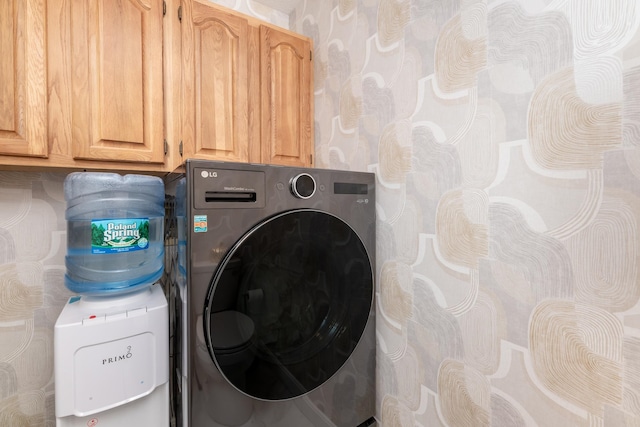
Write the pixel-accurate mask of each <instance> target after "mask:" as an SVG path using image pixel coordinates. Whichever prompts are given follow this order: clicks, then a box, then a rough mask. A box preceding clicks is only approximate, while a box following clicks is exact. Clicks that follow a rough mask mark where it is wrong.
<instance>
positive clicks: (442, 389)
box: [291, 0, 640, 427]
mask: <svg viewBox="0 0 640 427" xmlns="http://www.w3.org/2000/svg"><path fill="white" fill-rule="evenodd" d="M291 21H292V25H291V28H292V29H293V30H294V31H298V32H302V33H304V34H306V35H308V36H310V37H313V39H314V46H315V55H314V58H315V101H316V102H315V129H316V158H317V165H318V166H319V167H329V168H337V169H351V170H368V171H374V172H376V174H377V177H378V201H379V204H378V206H377V214H378V253H377V265H378V271H377V278H378V290H377V298H378V299H377V304H378V307H377V308H378V313H379V315H378V325H377V331H378V414H377V416H378V419H379V420H380V421H381V423H382V425H383V426H384V427H394V426H403V427H408V426H429V427H431V426H483V425H491V426H534V425H538V426H625V425H626V426H637V425H640V304H639V298H640V278H639V271H638V269H639V266H640V263H639V262H638V261H639V257H640V235H639V233H640V231H639V226H640V34H638V28H639V25H640V3H638V2H637V1H636V0H485V1H483V0H480V1H478V0H332V1H326V2H325V1H322V2H316V1H310V0H303V1H301V3H300V4H299V6H298V8H297V9H296V10H295V12H294V13H293V15H292V19H291Z"/></svg>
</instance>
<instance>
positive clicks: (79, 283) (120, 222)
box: [64, 172, 164, 296]
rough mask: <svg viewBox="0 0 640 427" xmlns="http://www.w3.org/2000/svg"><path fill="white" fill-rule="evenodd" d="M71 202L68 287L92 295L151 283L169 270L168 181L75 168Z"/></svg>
mask: <svg viewBox="0 0 640 427" xmlns="http://www.w3.org/2000/svg"><path fill="white" fill-rule="evenodd" d="M64 195H65V200H66V202H67V209H66V219H67V256H66V259H65V264H66V268H67V270H66V274H65V285H66V286H67V288H69V289H70V290H71V291H72V292H74V293H77V294H81V295H90V296H109V295H120V294H123V293H128V292H132V291H135V290H139V289H142V288H144V287H146V286H149V285H151V284H153V283H154V282H156V281H157V280H159V279H160V277H161V276H162V272H163V270H164V183H163V181H162V179H161V178H159V177H155V176H147V175H134V174H131V175H124V176H122V175H119V174H117V173H101V172H74V173H71V174H69V175H68V176H67V178H66V179H65V181H64Z"/></svg>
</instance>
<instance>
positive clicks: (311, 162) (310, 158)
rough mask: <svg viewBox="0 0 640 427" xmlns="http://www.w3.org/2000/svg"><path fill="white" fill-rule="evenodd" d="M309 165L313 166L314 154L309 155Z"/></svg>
mask: <svg viewBox="0 0 640 427" xmlns="http://www.w3.org/2000/svg"><path fill="white" fill-rule="evenodd" d="M309 164H310V165H311V166H313V154H309Z"/></svg>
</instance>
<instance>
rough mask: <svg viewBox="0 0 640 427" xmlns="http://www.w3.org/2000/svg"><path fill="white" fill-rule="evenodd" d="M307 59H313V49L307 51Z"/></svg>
mask: <svg viewBox="0 0 640 427" xmlns="http://www.w3.org/2000/svg"><path fill="white" fill-rule="evenodd" d="M309 61H313V51H312V50H310V51H309Z"/></svg>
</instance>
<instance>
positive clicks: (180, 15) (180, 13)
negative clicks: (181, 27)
mask: <svg viewBox="0 0 640 427" xmlns="http://www.w3.org/2000/svg"><path fill="white" fill-rule="evenodd" d="M178 21H180V22H182V5H180V6H178Z"/></svg>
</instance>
